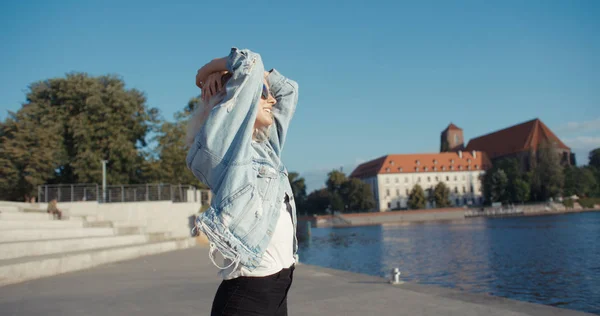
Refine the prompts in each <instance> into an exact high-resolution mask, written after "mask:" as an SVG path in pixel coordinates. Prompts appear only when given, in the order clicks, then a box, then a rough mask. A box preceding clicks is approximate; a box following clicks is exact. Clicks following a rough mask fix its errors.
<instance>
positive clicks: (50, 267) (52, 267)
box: [0, 238, 195, 286]
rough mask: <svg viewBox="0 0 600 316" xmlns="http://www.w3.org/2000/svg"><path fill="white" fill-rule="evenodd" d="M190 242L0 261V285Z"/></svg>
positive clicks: (172, 247) (187, 239)
mask: <svg viewBox="0 0 600 316" xmlns="http://www.w3.org/2000/svg"><path fill="white" fill-rule="evenodd" d="M194 245H195V240H194V239H193V238H185V239H176V240H169V241H163V242H156V243H145V244H140V245H133V246H120V247H110V248H102V249H95V250H84V251H77V252H70V253H62V254H56V255H46V256H37V257H24V258H16V259H8V260H0V286H2V285H7V284H12V283H18V282H23V281H26V280H31V279H37V278H42V277H47V276H52V275H57V274H61V273H66V272H72V271H77V270H83V269H87V268H91V267H94V266H98V265H102V264H106V263H111V262H118V261H123V260H129V259H134V258H138V257H141V256H146V255H152V254H158V253H162V252H167V251H172V250H177V249H184V248H189V247H192V246H194Z"/></svg>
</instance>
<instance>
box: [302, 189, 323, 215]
mask: <svg viewBox="0 0 600 316" xmlns="http://www.w3.org/2000/svg"><path fill="white" fill-rule="evenodd" d="M306 205H307V206H306V208H305V211H306V214H309V215H313V214H325V210H326V209H327V208H328V207H329V191H328V190H327V189H320V190H315V191H313V192H311V193H310V194H309V195H308V196H307V197H306Z"/></svg>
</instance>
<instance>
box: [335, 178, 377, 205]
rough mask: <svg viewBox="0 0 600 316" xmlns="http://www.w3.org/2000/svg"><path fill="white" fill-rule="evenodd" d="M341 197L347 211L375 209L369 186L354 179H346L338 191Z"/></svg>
mask: <svg viewBox="0 0 600 316" xmlns="http://www.w3.org/2000/svg"><path fill="white" fill-rule="evenodd" d="M340 192H341V197H342V199H343V201H344V204H345V205H347V206H348V210H349V211H352V212H357V211H366V210H370V209H372V208H374V207H375V199H374V198H373V192H372V191H371V186H370V185H368V184H366V183H364V182H362V181H360V180H359V179H356V178H351V179H347V180H346V181H345V182H344V183H343V184H342V186H341V189H340Z"/></svg>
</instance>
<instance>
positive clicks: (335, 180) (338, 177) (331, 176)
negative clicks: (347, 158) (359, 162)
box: [326, 170, 346, 194]
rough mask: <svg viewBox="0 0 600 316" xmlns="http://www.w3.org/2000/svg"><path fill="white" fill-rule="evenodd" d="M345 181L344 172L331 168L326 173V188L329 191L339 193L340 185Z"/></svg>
mask: <svg viewBox="0 0 600 316" xmlns="http://www.w3.org/2000/svg"><path fill="white" fill-rule="evenodd" d="M344 182H346V174H344V173H343V172H341V171H339V170H332V171H331V172H330V173H328V174H327V182H326V185H327V189H328V190H329V193H332V194H333V193H338V194H339V193H340V191H341V189H342V185H343V184H344Z"/></svg>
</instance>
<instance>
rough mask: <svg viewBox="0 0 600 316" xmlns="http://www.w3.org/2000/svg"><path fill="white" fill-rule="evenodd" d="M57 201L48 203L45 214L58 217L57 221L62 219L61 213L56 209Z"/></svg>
mask: <svg viewBox="0 0 600 316" xmlns="http://www.w3.org/2000/svg"><path fill="white" fill-rule="evenodd" d="M57 203H58V201H57V200H56V199H54V200H52V201H50V203H48V209H47V212H48V213H49V214H52V216H55V217H58V219H59V220H60V219H62V211H61V210H60V209H58V206H57Z"/></svg>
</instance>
